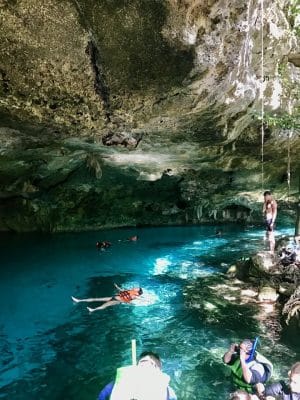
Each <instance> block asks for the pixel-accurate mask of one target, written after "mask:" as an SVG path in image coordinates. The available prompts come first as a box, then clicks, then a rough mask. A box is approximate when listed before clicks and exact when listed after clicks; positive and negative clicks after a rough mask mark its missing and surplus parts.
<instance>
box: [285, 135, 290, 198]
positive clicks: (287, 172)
mask: <svg viewBox="0 0 300 400" xmlns="http://www.w3.org/2000/svg"><path fill="white" fill-rule="evenodd" d="M290 133H291V132H290V130H289V131H288V163H287V171H286V174H287V184H288V198H287V200H288V202H289V201H290V189H291V135H290Z"/></svg>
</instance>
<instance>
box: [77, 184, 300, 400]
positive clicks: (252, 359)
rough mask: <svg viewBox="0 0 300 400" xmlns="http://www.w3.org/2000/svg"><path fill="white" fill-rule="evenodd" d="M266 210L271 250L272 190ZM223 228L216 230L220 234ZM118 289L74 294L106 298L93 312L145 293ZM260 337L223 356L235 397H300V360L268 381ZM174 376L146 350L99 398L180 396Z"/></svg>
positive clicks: (101, 246) (238, 399)
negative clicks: (279, 377)
mask: <svg viewBox="0 0 300 400" xmlns="http://www.w3.org/2000/svg"><path fill="white" fill-rule="evenodd" d="M263 214H264V218H265V223H266V237H267V239H268V241H269V249H270V252H271V253H273V252H274V250H275V235H274V228H275V220H276V217H277V203H276V201H275V200H274V199H273V197H272V194H271V192H270V191H266V192H265V193H264V206H263ZM220 235H221V232H219V231H218V232H216V236H220ZM137 240H138V236H132V237H130V238H128V239H126V241H137ZM111 245H112V244H111V242H108V241H103V242H97V243H96V247H97V248H98V249H101V250H105V249H107V248H109V247H110V246H111ZM114 285H115V287H116V289H117V290H118V292H117V294H116V295H113V296H110V297H100V298H86V299H78V298H75V297H72V300H73V301H74V302H75V303H79V302H98V301H99V302H102V303H103V304H102V305H100V306H98V307H95V308H91V307H87V309H88V310H89V311H90V312H94V311H97V310H103V309H105V308H107V307H110V306H113V305H116V304H120V303H127V304H128V303H131V302H132V301H133V300H136V299H137V298H138V297H139V296H141V295H142V294H143V289H142V288H141V287H138V288H132V289H123V288H121V287H119V286H118V285H117V284H114ZM257 341H258V340H257V339H255V340H250V339H244V340H243V341H242V342H241V343H240V344H237V343H233V344H231V345H230V347H229V349H228V350H227V352H226V353H225V354H224V356H223V361H224V363H225V364H226V365H227V366H228V367H229V368H230V370H231V374H232V378H233V383H234V386H235V387H236V388H237V390H236V391H235V392H233V393H232V394H231V395H230V399H231V400H272V399H280V400H300V362H296V363H295V364H294V365H293V366H292V367H291V369H290V371H289V374H288V376H289V384H286V383H284V382H283V381H280V382H275V383H272V384H269V385H266V382H267V381H269V379H270V378H271V376H272V372H273V367H272V363H271V362H270V361H269V360H267V358H265V357H264V356H263V355H262V354H260V353H259V352H257V350H256V346H257ZM169 381H170V377H169V376H168V375H167V374H165V373H164V372H162V364H161V360H160V357H159V355H158V354H156V353H153V352H144V353H142V354H141V356H140V358H139V361H138V363H137V365H132V366H129V367H122V368H118V369H117V373H116V379H115V380H114V381H113V382H110V383H109V384H108V385H106V386H105V387H104V389H103V390H102V391H101V392H100V394H99V397H98V400H108V399H110V400H120V399H122V400H123V399H124V400H125V399H126V400H129V399H139V400H154V399H155V400H176V394H175V392H174V390H173V389H172V388H171V387H170V386H169Z"/></svg>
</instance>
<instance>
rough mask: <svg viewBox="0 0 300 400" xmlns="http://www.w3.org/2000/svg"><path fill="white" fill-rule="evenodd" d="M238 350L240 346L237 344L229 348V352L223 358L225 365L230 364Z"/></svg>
mask: <svg viewBox="0 0 300 400" xmlns="http://www.w3.org/2000/svg"><path fill="white" fill-rule="evenodd" d="M237 348H238V344H237V343H232V344H231V345H230V347H229V350H227V352H226V353H225V354H224V356H223V361H224V363H225V364H229V363H230V361H231V359H232V356H233V354H235V353H236V349H237Z"/></svg>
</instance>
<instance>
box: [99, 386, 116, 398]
mask: <svg viewBox="0 0 300 400" xmlns="http://www.w3.org/2000/svg"><path fill="white" fill-rule="evenodd" d="M113 387H114V382H109V383H108V384H107V385H106V386H105V387H104V388H103V389H102V390H101V392H100V393H99V396H98V400H109V398H110V395H111V392H112V390H113Z"/></svg>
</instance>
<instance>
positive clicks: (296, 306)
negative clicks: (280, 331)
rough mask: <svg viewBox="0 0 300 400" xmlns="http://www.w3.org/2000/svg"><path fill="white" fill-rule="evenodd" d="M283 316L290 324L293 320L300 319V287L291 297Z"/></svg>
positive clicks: (285, 306)
mask: <svg viewBox="0 0 300 400" xmlns="http://www.w3.org/2000/svg"><path fill="white" fill-rule="evenodd" d="M282 313H283V315H285V320H286V323H287V324H288V323H289V322H290V319H291V318H299V316H300V286H298V287H297V289H296V290H295V292H294V294H293V295H292V296H291V297H290V299H289V300H288V302H287V303H286V304H285V305H284V307H283V311H282Z"/></svg>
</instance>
